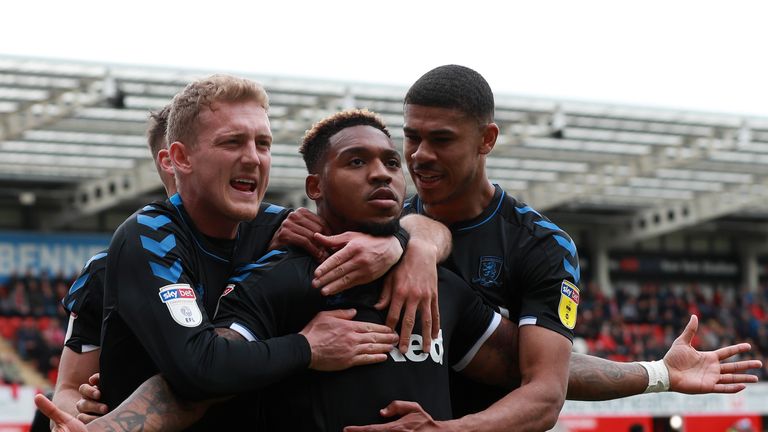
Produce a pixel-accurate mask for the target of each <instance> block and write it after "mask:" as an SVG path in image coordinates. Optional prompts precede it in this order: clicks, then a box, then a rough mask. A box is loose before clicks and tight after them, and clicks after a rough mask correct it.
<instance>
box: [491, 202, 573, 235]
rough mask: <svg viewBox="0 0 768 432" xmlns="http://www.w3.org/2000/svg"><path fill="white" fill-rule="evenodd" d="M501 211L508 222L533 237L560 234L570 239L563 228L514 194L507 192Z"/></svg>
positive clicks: (500, 207) (501, 203)
mask: <svg viewBox="0 0 768 432" xmlns="http://www.w3.org/2000/svg"><path fill="white" fill-rule="evenodd" d="M499 213H500V214H501V215H502V217H503V218H504V219H505V221H506V222H507V223H508V224H510V225H514V226H515V227H517V228H519V229H522V230H524V231H525V232H526V233H527V234H528V235H530V236H531V237H534V238H538V239H542V238H549V237H551V236H553V235H559V236H562V237H564V238H567V239H568V240H570V236H569V235H568V233H567V232H566V231H565V230H564V229H563V228H561V227H560V226H558V225H557V224H555V223H554V222H552V221H551V220H550V219H549V218H547V216H545V215H544V214H542V213H541V212H539V211H538V210H536V209H535V208H534V207H533V206H531V205H528V204H527V203H525V202H523V201H520V200H518V199H516V198H515V197H513V196H512V195H509V194H505V195H504V196H503V197H502V202H500V206H499Z"/></svg>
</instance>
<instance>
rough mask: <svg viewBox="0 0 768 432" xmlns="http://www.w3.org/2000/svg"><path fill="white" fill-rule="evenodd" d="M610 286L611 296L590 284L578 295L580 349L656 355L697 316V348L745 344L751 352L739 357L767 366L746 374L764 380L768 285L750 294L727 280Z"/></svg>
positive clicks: (612, 355) (614, 355) (767, 373)
mask: <svg viewBox="0 0 768 432" xmlns="http://www.w3.org/2000/svg"><path fill="white" fill-rule="evenodd" d="M614 289H615V295H613V296H610V297H609V296H606V295H604V294H603V293H602V292H601V291H600V289H599V288H598V287H597V286H594V285H590V286H589V287H588V288H587V290H586V292H585V293H584V295H582V297H581V299H582V302H581V304H580V305H579V319H578V321H577V324H576V328H575V334H576V336H577V337H578V338H579V340H578V341H576V342H574V343H575V344H577V347H578V349H581V350H582V351H584V350H585V351H586V352H587V353H589V354H592V355H596V356H599V357H603V358H608V359H611V360H617V361H629V360H655V359H659V358H661V357H662V356H663V355H664V353H665V352H666V351H667V349H668V348H669V346H670V345H671V344H672V342H673V341H674V340H675V338H676V337H677V335H679V334H680V333H681V332H682V330H683V328H684V327H685V325H686V324H687V323H688V320H689V318H690V316H691V315H692V314H695V315H697V316H698V317H699V330H698V332H697V335H696V337H695V338H694V340H693V345H694V346H695V347H696V348H697V349H699V350H714V349H717V348H719V347H722V346H725V345H731V344H735V343H740V342H748V343H750V344H751V345H752V352H751V353H748V354H747V355H743V356H741V357H740V358H739V359H741V360H744V359H751V358H756V359H760V360H762V361H763V364H764V365H766V366H764V368H763V369H761V370H753V371H750V373H752V374H755V375H757V376H758V377H759V378H760V380H761V381H764V380H768V362H766V355H768V301H767V300H766V299H768V285H764V286H762V287H761V288H760V289H759V290H758V291H757V292H749V291H745V290H739V289H738V288H737V287H736V286H735V285H732V284H728V283H725V284H703V283H659V282H644V283H637V282H623V283H622V282H616V283H615V284H614Z"/></svg>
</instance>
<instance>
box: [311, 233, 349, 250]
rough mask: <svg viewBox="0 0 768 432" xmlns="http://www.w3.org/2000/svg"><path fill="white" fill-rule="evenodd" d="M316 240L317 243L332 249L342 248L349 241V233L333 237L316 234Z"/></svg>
mask: <svg viewBox="0 0 768 432" xmlns="http://www.w3.org/2000/svg"><path fill="white" fill-rule="evenodd" d="M314 238H315V241H316V242H317V243H319V244H321V245H323V246H324V247H327V248H331V249H336V248H340V247H342V246H344V245H345V244H346V243H347V242H348V241H349V235H348V234H347V233H342V234H338V235H333V236H326V235H322V234H320V233H315V234H314Z"/></svg>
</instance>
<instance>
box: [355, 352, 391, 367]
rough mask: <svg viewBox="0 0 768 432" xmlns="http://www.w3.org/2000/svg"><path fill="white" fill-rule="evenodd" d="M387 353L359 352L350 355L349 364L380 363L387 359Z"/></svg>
mask: <svg viewBox="0 0 768 432" xmlns="http://www.w3.org/2000/svg"><path fill="white" fill-rule="evenodd" d="M388 357H389V355H387V354H359V355H356V356H354V357H352V364H351V366H365V365H369V364H374V363H381V362H384V361H387V358H388Z"/></svg>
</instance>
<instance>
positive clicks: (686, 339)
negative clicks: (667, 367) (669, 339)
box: [673, 315, 699, 345]
mask: <svg viewBox="0 0 768 432" xmlns="http://www.w3.org/2000/svg"><path fill="white" fill-rule="evenodd" d="M698 328H699V319H698V317H696V315H691V319H690V320H688V325H686V326H685V330H683V333H682V334H681V335H680V336H678V337H677V339H675V341H674V342H673V343H684V344H686V345H690V344H691V341H692V340H693V337H694V336H696V330H697V329H698Z"/></svg>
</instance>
